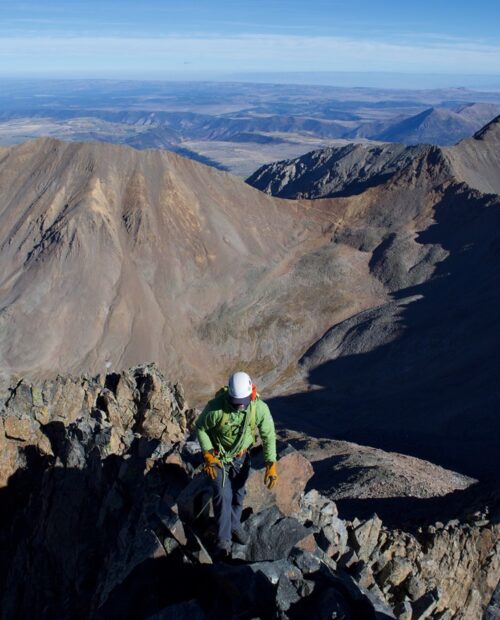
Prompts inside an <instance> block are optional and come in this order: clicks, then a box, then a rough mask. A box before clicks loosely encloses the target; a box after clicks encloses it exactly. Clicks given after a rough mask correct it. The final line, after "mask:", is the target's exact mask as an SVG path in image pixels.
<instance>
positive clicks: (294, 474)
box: [244, 446, 314, 516]
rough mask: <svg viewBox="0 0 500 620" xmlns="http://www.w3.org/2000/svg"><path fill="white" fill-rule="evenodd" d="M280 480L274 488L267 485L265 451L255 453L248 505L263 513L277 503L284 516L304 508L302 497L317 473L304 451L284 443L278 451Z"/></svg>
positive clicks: (245, 504)
mask: <svg viewBox="0 0 500 620" xmlns="http://www.w3.org/2000/svg"><path fill="white" fill-rule="evenodd" d="M276 467H277V470H278V476H279V479H278V482H277V484H276V486H275V487H274V489H272V490H269V489H268V488H267V487H266V486H265V485H264V471H265V469H264V459H263V455H262V452H257V453H256V454H254V455H252V470H251V472H250V476H249V478H248V482H247V494H246V497H245V502H244V507H245V508H251V509H252V510H253V511H254V512H259V511H260V510H263V509H264V508H268V507H270V506H273V505H276V506H277V507H278V508H279V509H280V511H281V512H282V513H283V514H284V515H289V516H290V515H294V514H296V513H298V512H299V511H300V498H301V495H302V494H303V492H304V489H305V487H306V484H307V483H308V481H309V480H310V479H311V477H312V476H313V473H314V471H313V468H312V465H311V463H310V462H309V461H308V460H307V459H306V458H305V457H303V456H302V455H301V454H300V452H297V451H296V450H294V449H293V448H290V447H288V446H284V447H283V448H282V449H281V450H279V451H278V462H277V464H276Z"/></svg>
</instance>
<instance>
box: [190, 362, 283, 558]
mask: <svg viewBox="0 0 500 620" xmlns="http://www.w3.org/2000/svg"><path fill="white" fill-rule="evenodd" d="M256 429H258V430H259V435H260V437H261V439H262V444H263V449H264V461H265V465H266V470H265V476H264V484H265V485H266V486H267V488H269V489H272V488H273V487H274V485H275V484H276V482H277V480H278V474H277V472H276V434H275V431H274V422H273V419H272V417H271V412H270V411H269V407H268V406H267V405H266V403H265V402H264V401H263V400H261V399H260V397H259V395H258V394H257V391H256V388H255V385H253V384H252V381H251V379H250V377H249V376H248V375H247V374H246V373H245V372H236V373H234V374H233V375H231V376H230V377H229V382H228V385H227V387H224V388H221V389H220V390H219V391H218V392H217V394H216V395H215V397H214V398H213V399H212V400H211V401H209V402H208V404H207V405H206V407H205V409H204V410H203V412H202V413H201V415H200V417H199V418H198V420H197V421H196V431H197V434H198V441H199V442H200V446H201V449H202V452H203V459H204V466H203V470H204V472H205V473H206V474H207V475H208V476H209V477H210V479H211V480H212V484H213V487H214V498H213V506H214V514H215V520H216V524H217V544H216V548H215V553H214V556H215V557H216V558H217V559H224V558H226V557H228V556H229V554H230V551H231V538H232V539H233V540H234V541H235V542H238V543H240V544H246V543H247V542H248V535H247V534H246V532H245V531H244V530H243V528H242V526H241V513H242V509H243V498H244V496H245V493H246V490H245V484H246V481H247V478H248V475H249V473H250V452H249V449H250V448H251V447H252V445H253V443H254V441H255V439H256Z"/></svg>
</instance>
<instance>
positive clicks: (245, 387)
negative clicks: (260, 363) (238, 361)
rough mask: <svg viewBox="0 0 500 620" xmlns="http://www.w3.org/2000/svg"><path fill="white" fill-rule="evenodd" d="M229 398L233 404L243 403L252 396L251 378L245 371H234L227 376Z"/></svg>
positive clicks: (246, 403) (245, 403)
mask: <svg viewBox="0 0 500 620" xmlns="http://www.w3.org/2000/svg"><path fill="white" fill-rule="evenodd" d="M228 389H229V400H230V401H231V403H232V404H233V405H245V407H246V406H247V405H248V403H249V402H250V399H251V397H252V380H251V379H250V377H249V376H248V375H247V373H246V372H241V371H240V372H235V373H234V374H233V375H231V376H230V377H229V383H228Z"/></svg>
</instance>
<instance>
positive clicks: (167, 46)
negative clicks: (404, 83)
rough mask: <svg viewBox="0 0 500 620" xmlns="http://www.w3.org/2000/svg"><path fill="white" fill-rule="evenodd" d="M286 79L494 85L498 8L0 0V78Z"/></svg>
mask: <svg viewBox="0 0 500 620" xmlns="http://www.w3.org/2000/svg"><path fill="white" fill-rule="evenodd" d="M294 72H298V73H302V74H304V73H306V74H307V73H310V74H312V73H318V72H319V73H321V72H342V73H346V74H350V73H357V72H363V73H365V74H366V73H371V72H374V73H381V74H382V73H383V74H385V75H387V74H392V73H394V74H434V75H436V74H437V75H444V76H449V80H448V81H450V82H451V81H453V79H455V80H456V79H458V76H461V75H468V76H499V75H500V2H498V1H493V0H476V1H475V2H471V1H470V0H467V1H464V0H454V1H451V0H432V1H430V0H418V1H415V2H409V1H407V0H398V1H395V0H384V2H375V1H374V0H347V1H346V0H328V1H326V0H301V1H300V2H299V1H297V0H247V1H242V0H231V1H230V0H204V1H203V0H176V1H175V2H174V1H171V0H141V1H139V0H86V1H85V2H83V1H81V0H67V1H63V0H54V1H45V0H37V1H36V2H35V1H19V2H17V1H15V0H0V76H1V77H39V78H43V77H61V78H67V77H75V78H83V77H93V78H99V77H102V78H118V79H123V78H131V79H139V78H143V79H162V78H166V79H167V78H171V77H172V76H176V75H177V76H183V77H185V79H189V77H193V78H195V79H199V78H200V77H203V76H207V77H209V78H210V77H213V76H217V75H220V76H224V75H225V76H228V75H236V74H238V75H241V74H245V73H252V74H258V75H264V76H265V75H266V74H270V73H287V74H289V73H294ZM452 78H453V79H452Z"/></svg>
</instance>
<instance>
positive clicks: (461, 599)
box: [0, 365, 500, 620]
mask: <svg viewBox="0 0 500 620" xmlns="http://www.w3.org/2000/svg"><path fill="white" fill-rule="evenodd" d="M1 402H2V404H1V405H0V407H1V409H0V411H1V414H0V505H1V511H0V526H1V527H0V556H1V557H0V560H1V562H0V597H1V598H0V616H1V617H2V618H5V619H10V618H21V617H23V618H24V617H30V618H58V619H59V618H96V619H104V618H134V619H138V618H150V619H153V618H154V619H156V620H160V619H167V618H168V619H170V618H189V619H190V620H195V619H197V618H215V617H217V618H230V617H238V618H249V619H250V618H257V617H258V618H306V617H308V618H325V619H326V618H343V619H346V620H349V619H356V620H361V619H365V618H366V619H370V618H379V619H383V618H401V619H405V618H407V619H413V620H415V619H423V618H441V619H443V618H446V619H458V618H462V619H464V620H465V619H467V620H469V619H471V620H472V619H474V618H478V619H479V618H481V617H482V614H483V611H484V609H485V607H486V606H487V605H488V603H489V601H490V599H491V598H492V594H493V592H494V590H495V586H496V584H497V582H498V577H499V574H500V566H499V553H498V545H499V543H498V539H499V536H498V535H499V525H498V516H499V502H498V499H499V498H498V496H497V497H492V498H490V500H491V501H489V502H488V508H487V509H486V508H485V507H484V508H483V510H482V512H481V511H476V512H474V513H470V514H467V513H464V516H463V518H462V517H460V518H457V519H454V520H451V521H449V522H447V523H446V524H442V523H435V524H433V525H431V526H426V527H421V528H420V529H416V530H415V531H414V532H413V533H410V532H404V531H400V530H396V529H389V528H387V527H385V526H384V524H383V523H382V522H381V520H380V519H379V518H378V517H377V516H373V517H372V518H371V519H368V520H365V521H360V520H357V519H354V520H353V521H344V520H342V519H341V518H339V515H338V512H337V508H336V505H335V503H334V502H332V501H331V500H329V499H328V498H326V497H324V496H322V495H321V494H320V493H318V492H317V491H316V490H314V489H313V490H309V491H308V492H305V490H306V485H307V484H308V481H309V480H310V478H311V477H312V474H313V469H312V466H311V464H310V462H309V461H308V460H307V459H305V458H304V457H303V456H302V455H301V454H300V452H298V451H297V450H294V449H293V448H292V447H291V446H289V445H287V444H284V443H280V445H279V454H280V463H279V471H280V482H279V484H278V485H277V487H276V490H275V491H274V490H273V491H272V492H270V491H268V490H267V489H266V488H265V487H264V485H263V484H262V476H263V462H262V455H261V453H260V451H259V449H258V448H257V449H256V451H255V455H254V458H253V469H252V473H251V477H250V479H249V483H248V493H247V497H246V508H245V510H244V527H245V529H246V530H247V532H248V533H249V538H250V540H249V543H248V544H247V545H245V546H241V545H236V544H235V545H234V546H233V553H232V560H231V561H230V562H228V563H226V564H213V563H212V560H211V556H210V550H211V548H212V547H211V545H212V542H213V520H212V518H211V511H210V501H209V500H210V492H209V486H208V485H207V480H206V478H205V477H204V476H203V475H198V472H199V467H200V464H201V459H200V454H199V448H198V446H197V443H196V442H195V441H190V440H189V431H190V428H191V427H192V423H193V420H194V418H195V412H194V411H193V410H190V409H188V408H187V407H186V403H185V402H184V397H183V393H182V389H181V387H180V386H179V385H177V384H171V383H168V382H167V381H166V380H165V378H164V377H163V376H162V375H161V373H160V372H159V371H158V369H157V368H155V367H154V366H152V365H151V366H139V367H136V368H133V369H131V370H129V371H126V372H122V373H121V374H110V375H107V376H100V377H96V378H88V377H84V378H81V379H74V378H66V377H64V378H63V377H59V378H57V379H55V380H53V381H46V382H44V383H42V384H40V385H38V386H35V385H31V384H29V383H27V382H25V381H22V380H19V381H16V382H14V383H13V384H12V385H10V386H7V387H5V388H4V390H3V393H2V401H1ZM495 613H496V612H495V601H494V600H493V601H492V604H491V606H490V609H489V611H488V612H487V615H486V616H485V617H488V618H494V617H495V615H494V614H495ZM488 614H489V615H488Z"/></svg>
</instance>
